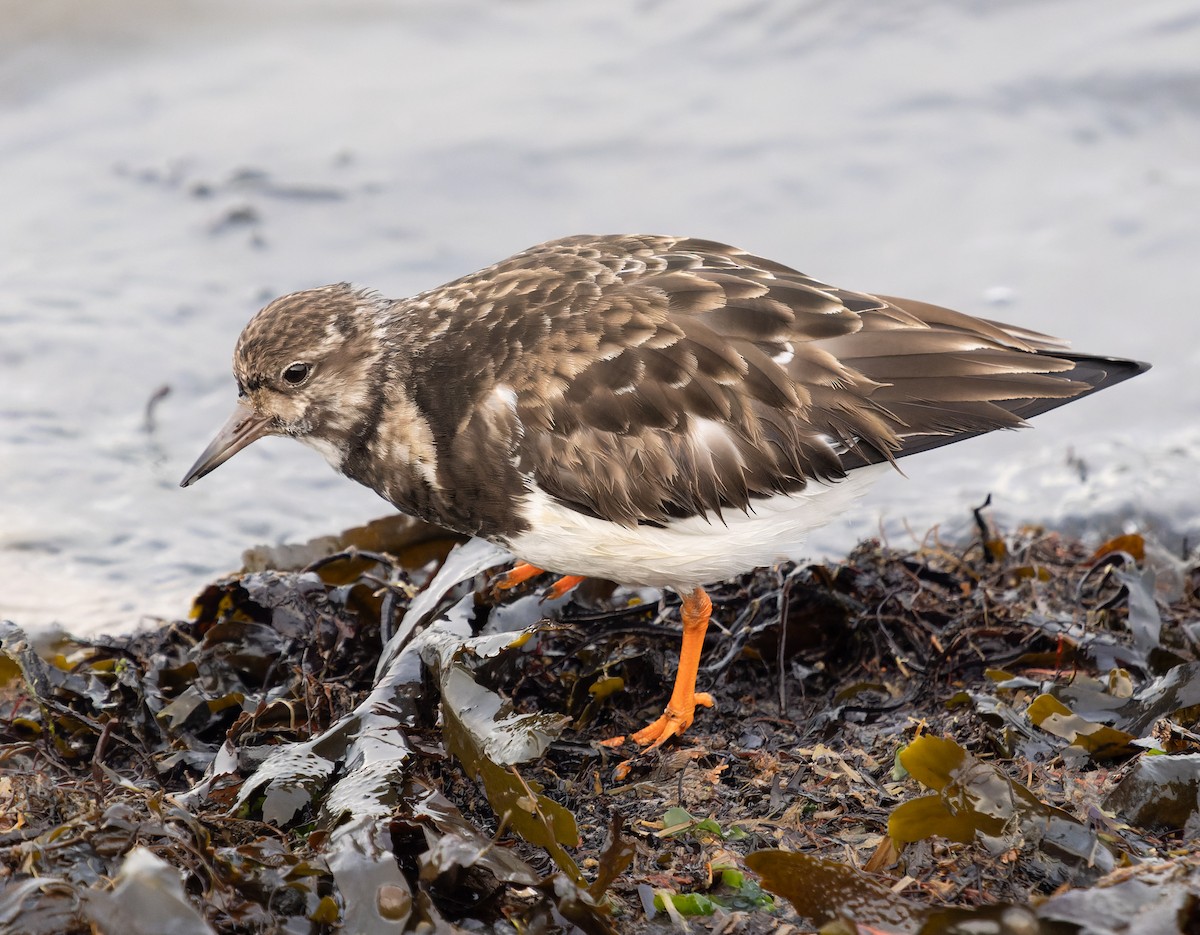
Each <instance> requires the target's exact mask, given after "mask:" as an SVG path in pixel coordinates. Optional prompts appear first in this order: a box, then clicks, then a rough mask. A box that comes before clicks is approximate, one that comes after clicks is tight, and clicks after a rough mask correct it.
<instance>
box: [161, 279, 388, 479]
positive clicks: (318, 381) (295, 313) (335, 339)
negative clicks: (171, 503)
mask: <svg viewBox="0 0 1200 935" xmlns="http://www.w3.org/2000/svg"><path fill="white" fill-rule="evenodd" d="M388 305H389V303H388V301H387V300H386V299H384V298H383V297H382V296H380V295H379V294H378V293H375V292H370V291H367V290H362V289H355V288H354V287H352V286H350V285H347V284H345V283H341V284H339V285H333V286H322V287H321V288H318V289H309V290H307V291H305V292H296V293H293V294H291V295H285V296H283V297H282V298H278V299H276V300H275V301H273V302H271V303H270V304H269V305H268V306H267V307H266V308H264V309H263V310H262V311H260V312H259V313H258V314H257V315H255V316H254V318H252V319H251V320H250V323H249V324H248V325H246V327H245V329H244V330H243V331H242V334H241V337H240V338H238V343H237V348H236V349H235V350H234V354H233V373H234V376H235V377H236V379H237V385H238V403H237V407H236V409H235V410H234V413H233V415H232V416H231V417H230V419H229V421H228V422H226V423H225V425H224V426H223V427H222V428H221V430H220V431H219V432H218V433H217V435H216V437H215V438H214V439H213V440H212V442H211V443H209V446H208V447H207V448H205V449H204V451H203V452H202V453H201V455H200V457H199V458H198V459H197V460H196V463H195V464H194V465H192V467H191V470H189V471H188V473H187V475H186V476H185V477H184V479H183V480H182V482H181V484H180V486H183V487H186V486H188V485H189V484H191V483H193V482H194V481H197V480H199V479H200V478H201V477H203V476H204V475H205V474H207V473H209V472H210V471H213V470H215V469H216V468H218V467H220V466H221V465H222V464H224V463H225V462H226V461H228V460H229V459H230V458H232V457H233V456H234V455H235V454H237V453H238V452H239V451H241V450H242V449H243V448H245V447H246V446H247V445H249V444H251V443H252V442H254V441H256V440H257V439H259V438H262V437H263V436H265V435H289V436H292V437H293V438H297V439H299V440H300V441H303V442H306V443H307V444H309V445H311V446H312V447H314V448H316V449H317V450H318V451H320V452H321V453H322V454H323V455H324V456H325V458H326V459H327V460H328V461H330V462H331V463H332V464H333V465H334V466H335V467H338V466H340V464H341V460H342V457H343V456H344V454H345V450H346V446H347V443H348V440H349V438H350V436H351V435H352V433H353V431H354V429H355V428H356V427H357V426H358V425H360V423H361V422H362V420H363V419H365V418H367V417H368V416H369V414H370V412H371V410H372V408H373V407H374V406H375V405H377V400H376V398H375V397H376V395H377V394H378V392H379V387H378V381H377V380H376V379H373V375H374V373H375V370H376V369H377V368H378V367H379V366H380V365H381V362H382V361H383V359H384V355H385V353H386V351H387V342H386V341H385V340H384V338H383V334H382V328H381V321H380V314H379V313H381V312H382V311H383V310H385V309H386V308H387V307H388Z"/></svg>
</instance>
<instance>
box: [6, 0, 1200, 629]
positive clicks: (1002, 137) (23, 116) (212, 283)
mask: <svg viewBox="0 0 1200 935" xmlns="http://www.w3.org/2000/svg"><path fill="white" fill-rule="evenodd" d="M620 10H621V11H622V12H620V13H618V12H614V8H612V7H595V6H591V5H574V4H571V5H568V4H555V3H552V2H550V0H529V2H524V3H491V4H485V3H482V2H480V0H463V2H446V3H439V4H436V5H433V4H418V3H415V2H408V3H395V2H391V0H356V2H352V3H341V4H338V5H337V6H336V8H335V7H334V6H333V5H330V4H324V3H320V2H318V0H286V2H285V0H263V2H260V3H257V4H253V5H248V4H241V3H236V2H234V0H190V2H179V3H175V4H170V5H167V4H157V3H154V2H151V0H124V2H114V3H109V4H105V5H103V9H102V10H98V9H96V10H94V9H93V7H91V6H87V5H79V4H75V3H71V2H69V0H40V2H39V3H38V4H27V3H24V2H21V0H0V21H2V22H4V23H5V28H4V30H3V32H2V33H0V189H2V191H3V203H4V206H5V208H4V213H3V216H2V219H0V237H2V241H0V243H2V245H3V249H0V329H2V331H0V334H2V335H3V337H2V339H0V373H2V374H3V384H2V385H3V392H2V393H0V457H2V460H0V491H3V504H2V506H0V580H2V581H3V587H2V588H0V614H2V615H3V616H5V617H11V618H12V619H14V620H16V621H18V622H19V623H21V624H23V625H26V626H29V625H44V624H47V623H50V622H52V621H61V622H63V623H64V624H66V625H68V626H70V627H72V628H75V629H80V628H85V629H96V630H98V629H105V628H111V627H115V626H120V627H128V626H130V625H132V624H134V623H136V622H137V621H138V619H139V618H140V617H142V616H143V615H156V614H161V615H168V616H170V615H178V614H180V613H183V612H184V611H185V610H186V607H187V602H188V598H189V596H190V595H191V593H193V592H194V591H196V590H197V589H198V588H199V587H200V586H201V584H203V583H204V582H205V581H206V580H207V579H208V578H210V577H211V576H212V575H213V574H215V573H218V572H221V571H225V570H229V569H232V568H235V567H237V566H238V564H239V555H240V552H241V550H242V549H243V548H245V547H247V546H250V545H252V544H254V543H257V542H277V541H282V540H289V539H297V538H306V537H309V536H312V535H317V534H321V533H326V532H329V531H335V530H339V529H342V528H344V527H347V526H351V525H356V524H360V523H362V522H363V521H365V520H367V519H370V518H371V517H373V516H376V515H380V514H381V513H383V512H386V510H387V509H388V507H387V505H386V504H384V503H383V502H382V501H380V500H378V499H377V498H376V497H375V496H374V495H373V494H371V493H370V492H369V491H366V490H362V489H360V488H357V487H356V486H355V485H353V484H351V483H349V482H347V481H345V480H343V479H341V478H338V477H336V476H335V475H333V474H332V473H331V472H330V471H329V469H328V468H327V467H326V466H325V465H324V464H323V463H322V462H321V461H320V459H319V458H318V457H317V456H316V455H315V454H314V453H313V452H311V451H309V450H307V449H304V448H302V447H301V446H298V445H295V444H292V443H289V442H286V441H282V440H277V441H268V442H263V443H259V444H258V445H255V446H254V448H253V449H251V450H250V451H247V452H245V453H243V454H241V455H239V456H238V457H237V458H235V459H234V460H233V461H231V462H230V463H229V464H227V465H226V466H224V467H222V468H221V470H220V471H219V472H217V473H216V474H214V475H213V476H212V477H209V478H206V479H205V480H204V481H203V482H202V483H200V484H198V485H197V486H195V487H192V488H189V489H187V490H180V489H178V487H177V486H176V485H177V483H178V480H179V478H180V477H181V476H182V474H183V472H184V470H185V469H186V468H187V466H188V465H189V464H190V463H191V461H192V460H193V459H194V458H195V456H196V455H197V454H198V453H199V451H200V449H201V448H202V447H203V446H204V444H205V443H206V442H207V441H208V439H209V437H210V436H211V434H212V432H213V431H214V430H215V429H216V428H217V426H218V425H220V423H221V422H222V421H223V420H224V418H225V416H226V414H227V412H228V410H229V407H230V406H231V405H232V402H233V397H234V388H233V383H232V379H231V377H230V376H229V355H230V352H231V350H232V347H233V343H234V341H235V339H236V337H237V334H238V331H239V330H240V329H241V326H242V325H243V324H244V323H245V321H246V320H247V319H248V318H249V316H250V315H251V314H252V313H253V312H254V311H255V310H256V309H257V308H258V307H259V306H260V305H261V304H262V303H263V302H264V301H265V300H267V299H269V298H270V297H272V296H274V295H276V294H279V293H282V292H288V291H293V290H296V289H300V288H305V287H308V286H311V285H316V284H320V283H324V282H330V281H341V280H351V281H355V282H358V283H362V284H369V285H371V286H374V287H375V288H378V289H380V290H381V291H383V292H385V293H387V294H389V295H396V296H399V295H404V294H408V293H412V292H415V291H419V290H421V289H425V288H428V287H430V286H433V285H436V284H438V283H440V282H442V281H445V280H447V279H450V278H453V277H455V276H458V275H460V274H463V273H465V272H469V271H471V270H473V269H475V268H477V267H479V266H481V265H484V264H486V263H489V262H492V261H494V260H496V259H499V258H501V257H503V256H506V255H508V254H509V253H512V252H514V251H516V250H518V249H521V248H523V247H525V246H528V245H529V244H532V243H536V242H539V241H542V240H545V239H548V238H551V237H557V236H560V235H564V234H568V233H575V232H581V231H625V230H628V231H656V232H667V233H686V234H692V235H696V236H702V237H710V238H714V239H719V240H725V241H727V242H731V243H735V244H738V245H740V246H743V247H746V248H748V249H752V250H754V251H756V252H759V253H762V254H765V255H767V256H770V257H773V258H776V259H779V260H781V261H784V262H787V263H790V264H791V265H794V266H797V267H798V268H800V269H802V270H804V271H805V272H808V273H811V274H812V275H815V276H817V277H819V278H822V279H826V280H828V281H831V282H834V283H839V284H842V285H845V286H847V287H850V288H858V289H864V290H868V291H872V290H874V291H880V292H885V293H891V294H897V295H908V296H913V297H919V298H923V299H927V300H930V301H934V302H939V303H941V304H945V305H950V306H952V307H955V308H959V309H962V310H964V311H967V312H972V313H976V314H983V315H986V316H989V317H994V318H1000V319H1004V320H1010V321H1014V322H1020V323H1023V324H1025V325H1028V326H1030V327H1035V328H1038V329H1040V330H1043V331H1047V332H1050V333H1054V334H1060V335H1063V336H1067V337H1070V338H1072V339H1073V340H1074V342H1075V345H1076V347H1078V348H1079V349H1081V350H1088V351H1093V352H1099V353H1109V354H1119V355H1124V356H1131V357H1136V358H1142V359H1147V360H1151V361H1153V362H1154V363H1155V369H1154V370H1153V371H1151V372H1150V373H1149V374H1147V375H1146V376H1143V377H1139V378H1138V379H1137V380H1136V381H1134V382H1132V383H1128V384H1124V385H1122V386H1120V387H1118V388H1116V389H1113V390H1110V391H1107V392H1105V393H1103V394H1101V395H1100V396H1097V397H1094V398H1092V399H1089V400H1085V401H1083V402H1080V403H1078V404H1074V405H1071V406H1069V407H1066V408H1065V409H1062V410H1059V411H1058V412H1055V413H1052V414H1049V415H1047V416H1045V417H1042V418H1040V419H1038V420H1037V428H1036V430H1034V431H1026V432H1022V433H1018V434H1010V433H1006V434H1005V435H1004V436H1003V437H999V438H995V437H993V438H986V439H980V440H977V441H973V442H968V443H964V444H963V445H960V446H955V447H954V448H953V449H950V450H943V451H940V452H938V453H937V454H933V455H929V456H923V457H920V458H914V459H910V460H909V461H906V462H905V464H904V468H905V471H906V473H907V474H908V475H909V476H908V478H907V479H904V478H899V477H897V478H894V479H889V480H888V481H886V482H884V483H882V484H880V485H879V487H878V488H877V489H876V491H875V493H874V494H872V496H871V497H870V498H869V499H868V500H867V501H866V502H865V503H864V504H863V507H862V509H860V510H859V511H858V512H857V513H856V515H855V517H853V518H851V519H849V520H848V521H847V522H846V523H841V524H838V526H836V527H831V528H830V529H829V530H827V531H826V532H825V533H823V534H821V535H820V536H819V537H817V539H816V540H815V541H814V550H816V551H821V550H833V551H837V550H839V549H844V548H846V547H847V546H848V545H849V544H850V543H851V542H852V541H853V540H854V538H855V537H856V536H860V535H865V534H870V533H874V532H875V531H877V530H878V529H879V528H881V527H880V524H881V522H882V523H883V528H884V529H885V530H886V531H887V532H888V534H889V536H890V537H891V538H892V539H893V541H897V542H902V541H904V540H906V539H907V533H906V532H905V525H906V524H907V526H908V527H910V528H912V529H913V530H918V531H923V530H925V529H926V528H927V527H929V526H930V525H931V524H934V523H943V528H944V529H946V530H948V531H949V532H951V533H953V532H954V531H955V530H958V529H963V528H965V527H966V525H967V522H968V520H969V515H968V513H967V509H966V508H967V506H968V505H973V504H975V503H978V502H980V501H981V500H982V499H983V497H984V496H985V495H986V494H987V493H988V492H991V493H992V494H993V495H994V498H995V501H996V503H997V507H998V510H999V512H1000V514H1001V515H1002V516H1004V517H1010V518H1012V519H1014V520H1051V521H1055V522H1061V523H1063V524H1064V525H1066V526H1068V527H1069V528H1072V529H1080V528H1083V524H1084V519H1085V518H1088V517H1092V516H1094V515H1098V517H1099V525H1100V526H1107V527H1108V528H1115V527H1118V526H1121V525H1123V524H1134V525H1140V526H1143V527H1150V528H1154V529H1157V530H1159V531H1160V533H1161V534H1163V535H1164V536H1165V537H1166V538H1167V539H1168V540H1169V541H1177V540H1178V538H1179V537H1180V536H1183V535H1185V534H1190V535H1191V536H1192V541H1193V542H1195V541H1196V536H1197V534H1198V533H1200V520H1198V514H1200V510H1198V504H1200V498H1198V497H1197V495H1196V493H1195V482H1194V480H1193V479H1194V477H1195V476H1196V469H1197V466H1198V462H1200V430H1198V429H1197V426H1196V422H1195V419H1194V414H1195V413H1196V412H1197V411H1200V406H1198V403H1200V388H1198V385H1197V382H1196V381H1195V380H1193V379H1191V378H1190V377H1191V374H1193V373H1194V372H1195V370H1196V367H1197V364H1200V342H1198V341H1197V337H1200V326H1198V325H1197V324H1196V313H1195V311H1194V310H1193V309H1192V307H1191V305H1192V303H1191V301H1190V290H1189V289H1188V288H1187V285H1186V284H1188V283H1190V281H1191V278H1192V277H1193V276H1194V268H1195V259H1196V257H1197V256H1200V210H1198V209H1200V197H1198V193H1200V58H1198V57H1197V56H1196V55H1195V50H1196V49H1197V48H1200V14H1197V13H1196V12H1195V7H1194V4H1191V3H1189V2H1187V0H1160V2H1144V3H1139V4H1136V5H1135V4H1128V3H1124V2H1121V0H1104V2H1097V0H1039V2H1037V3H1010V4H990V3H984V2H980V0H975V2H968V0H960V2H956V3H936V4H935V3H932V2H929V0H924V2H918V0H907V2H901V3H886V4H885V3H882V2H876V3H866V4H855V5H853V6H849V5H844V4H835V3H829V2H816V0H814V2H808V3H798V4H787V5H778V4H768V3H762V2H752V3H736V4H731V3H727V2H719V0H688V2H683V0H678V2H675V0H672V2H643V3H635V4H629V5H626V6H623V7H621V8H620ZM1185 273H1186V274H1187V278H1185ZM164 392H165V395H161V398H158V397H159V394H161V393H164ZM155 398H158V401H157V403H156V404H154V405H153V406H152V407H151V406H149V404H150V401H151V400H152V399H155ZM148 407H149V409H148ZM1072 454H1073V455H1074V457H1075V461H1073V462H1071V461H1069V456H1070V455H1072ZM1080 459H1081V460H1082V461H1083V462H1084V463H1086V465H1087V467H1088V471H1087V477H1088V479H1087V481H1086V483H1081V482H1080V481H1079V480H1078V478H1079V475H1080V472H1079V468H1078V463H1079V461H1080ZM1088 524H1089V525H1090V526H1094V525H1096V523H1095V522H1093V521H1091V520H1089V521H1088Z"/></svg>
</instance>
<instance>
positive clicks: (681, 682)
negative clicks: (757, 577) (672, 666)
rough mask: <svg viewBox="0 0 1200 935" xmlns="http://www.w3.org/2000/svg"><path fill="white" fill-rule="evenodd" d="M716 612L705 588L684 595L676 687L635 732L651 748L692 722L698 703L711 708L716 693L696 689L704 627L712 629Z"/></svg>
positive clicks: (681, 731)
mask: <svg viewBox="0 0 1200 935" xmlns="http://www.w3.org/2000/svg"><path fill="white" fill-rule="evenodd" d="M711 613H712V601H710V600H709V599H708V595H707V594H705V593H704V588H696V590H695V591H693V592H692V593H691V594H687V595H684V598H683V613H682V616H683V645H682V646H680V648H679V670H678V671H677V672H676V673H675V688H674V689H673V690H672V691H671V700H670V701H668V702H667V708H666V710H665V711H663V713H662V717H660V718H659V719H658V720H657V721H655V722H654V723H653V724H651V725H650V726H649V727H645V728H643V729H642V730H640V731H638V732H637V733H636V734H634V735H633V739H634V740H635V741H637V742H638V743H639V744H641V745H642V746H643V747H644V746H646V744H649V745H650V749H651V750H653V749H654V748H655V747H658V746H660V745H661V744H662V743H663V742H664V741H665V740H667V739H669V738H671V737H677V736H679V735H680V734H682V733H683V732H684V731H685V730H687V729H688V728H689V727H690V726H691V724H692V718H694V717H695V714H696V706H697V705H702V706H703V707H705V708H711V707H712V704H713V700H712V695H710V694H708V692H700V693H699V694H697V693H696V673H697V672H698V671H699V670H700V652H701V650H703V649H704V631H705V630H707V629H708V618H709V615H710V614H711Z"/></svg>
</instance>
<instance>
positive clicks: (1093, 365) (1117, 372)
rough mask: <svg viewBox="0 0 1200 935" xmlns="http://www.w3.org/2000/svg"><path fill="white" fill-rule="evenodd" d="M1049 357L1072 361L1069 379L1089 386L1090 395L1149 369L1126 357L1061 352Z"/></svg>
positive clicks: (1141, 362) (1148, 366) (1148, 365)
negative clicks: (1072, 368) (1072, 365)
mask: <svg viewBox="0 0 1200 935" xmlns="http://www.w3.org/2000/svg"><path fill="white" fill-rule="evenodd" d="M1049 356H1053V357H1061V358H1062V359H1063V360H1069V361H1072V362H1073V363H1074V364H1075V369H1074V370H1072V371H1071V373H1070V377H1071V379H1072V380H1080V381H1082V382H1084V383H1087V384H1089V385H1090V386H1091V390H1090V392H1092V393H1094V392H1096V390H1102V389H1105V388H1106V387H1109V386H1115V385H1116V384H1118V383H1122V382H1124V381H1125V380H1129V379H1132V378H1133V377H1136V376H1137V375H1138V374H1139V373H1145V372H1146V371H1147V370H1149V369H1150V364H1148V363H1146V362H1145V361H1144V360H1130V359H1128V358H1126V357H1097V356H1095V355H1092V354H1071V353H1063V352H1062V351H1055V352H1054V353H1053V354H1051V355H1049Z"/></svg>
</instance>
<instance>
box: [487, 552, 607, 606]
mask: <svg viewBox="0 0 1200 935" xmlns="http://www.w3.org/2000/svg"><path fill="white" fill-rule="evenodd" d="M542 574H545V570H544V569H542V568H538V567H537V566H536V565H530V564H529V562H517V564H515V565H513V567H512V568H510V569H509V570H508V571H506V572H505V573H504V574H502V575H500V576H499V577H498V578H497V579H496V582H495V586H496V589H497V590H498V591H507V590H508V589H509V588H515V587H516V586H517V585H518V584H522V583H523V582H526V581H528V580H529V579H530V578H536V577H537V576H538V575H542ZM585 580H586V576H585V575H563V576H562V577H561V578H559V579H558V580H557V581H555V582H554V584H552V585H550V588H549V590H547V591H546V596H545V597H543V598H542V600H544V601H553V600H555V599H557V598H560V597H562V596H563V595H564V594H566V593H567V592H568V591H570V590H571V589H572V588H575V587H578V586H579V584H580V583H581V582H583V581H585Z"/></svg>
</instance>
